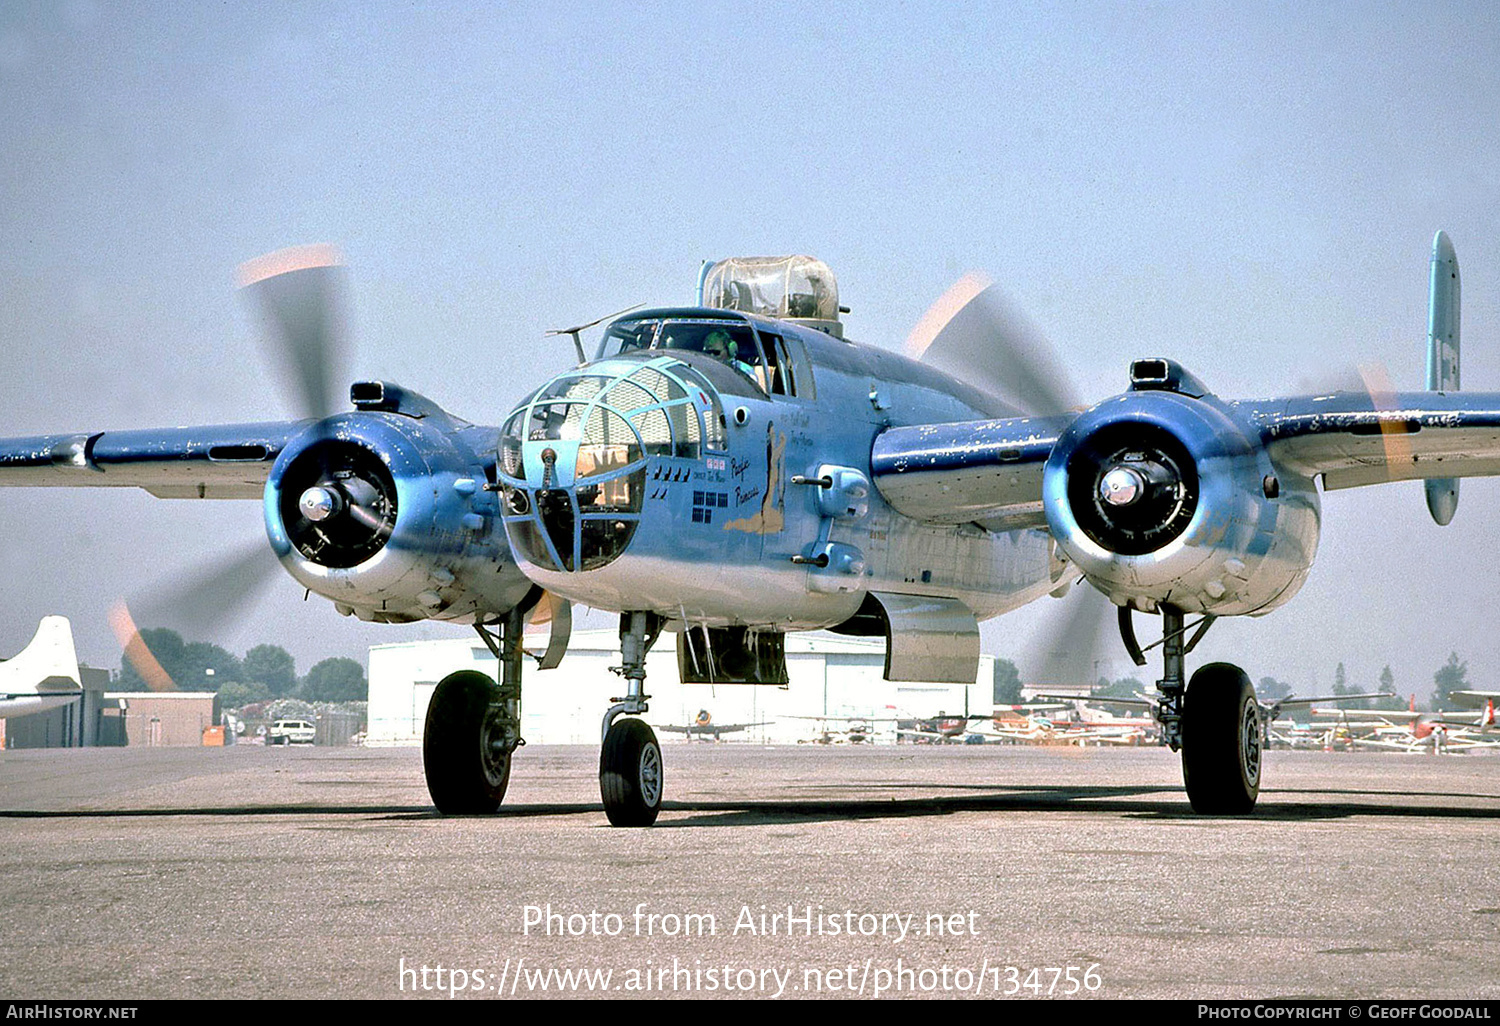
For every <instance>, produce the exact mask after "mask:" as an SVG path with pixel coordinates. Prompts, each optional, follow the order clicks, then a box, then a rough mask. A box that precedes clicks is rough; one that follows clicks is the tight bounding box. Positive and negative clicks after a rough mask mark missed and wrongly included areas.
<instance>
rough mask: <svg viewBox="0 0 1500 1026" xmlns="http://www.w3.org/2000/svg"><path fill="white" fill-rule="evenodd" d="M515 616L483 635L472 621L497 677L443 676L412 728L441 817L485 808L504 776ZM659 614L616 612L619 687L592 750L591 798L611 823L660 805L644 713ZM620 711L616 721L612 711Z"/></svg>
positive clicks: (645, 817) (496, 801) (517, 636)
mask: <svg viewBox="0 0 1500 1026" xmlns="http://www.w3.org/2000/svg"><path fill="white" fill-rule="evenodd" d="M524 624H525V613H524V611H521V610H512V611H511V612H510V613H509V614H507V616H506V618H505V619H504V620H503V621H502V622H501V623H499V624H496V625H493V626H494V632H493V633H491V632H490V631H489V630H487V629H485V628H484V627H479V626H476V628H475V629H476V630H477V631H478V632H479V636H480V637H481V638H483V639H484V642H485V644H486V645H488V646H489V648H490V651H491V652H493V653H494V654H495V657H496V658H497V659H498V660H499V661H500V683H498V684H496V683H495V681H494V680H492V679H491V678H490V677H489V676H487V675H486V674H483V673H480V672H478V671H477V670H460V671H459V672H457V673H451V674H449V675H448V676H446V677H444V678H443V679H442V681H440V682H439V683H438V686H437V689H436V690H435V691H433V693H432V701H431V702H430V703H429V705H428V707H427V724H426V728H425V730H424V731H423V735H422V765H423V768H424V769H425V770H426V773H427V790H428V792H429V793H430V794H431V795H432V801H433V804H435V805H436V806H437V808H438V811H439V812H441V813H444V814H445V815H480V814H486V813H493V812H495V811H496V810H497V809H498V808H499V807H500V801H501V799H502V798H504V797H505V788H506V786H507V785H508V784H509V783H510V769H511V757H512V756H513V755H514V754H515V751H516V749H517V748H519V747H520V746H521V745H523V744H525V743H526V742H525V741H523V740H522V738H521V660H522V656H523V654H524V653H523V651H522V649H521V631H522V628H523V626H524ZM661 628H662V620H661V617H659V616H657V615H655V614H653V613H626V614H624V615H623V616H621V618H620V652H621V655H622V657H623V658H622V660H621V661H622V662H623V663H624V665H623V666H620V667H617V668H616V670H617V672H619V673H620V674H621V676H623V677H624V678H625V681H626V693H625V696H624V697H622V698H616V699H614V700H613V701H614V703H615V704H614V705H612V706H610V708H609V711H608V712H607V713H605V715H604V743H603V745H602V746H601V748H600V750H599V795H600V797H601V798H602V799H603V800H604V813H605V815H606V816H608V817H609V821H610V823H612V824H613V825H615V826H650V825H651V824H652V823H654V822H656V816H657V814H658V813H659V812H660V811H661V799H662V790H663V788H662V784H663V773H662V759H661V745H660V744H659V743H658V742H657V740H656V734H655V732H654V731H652V729H651V727H650V726H649V725H648V724H647V723H646V721H645V720H642V719H639V718H638V717H639V716H640V715H641V714H643V713H645V712H646V711H647V708H648V706H647V701H648V700H649V698H650V697H651V696H649V695H647V694H646V693H645V684H646V653H647V652H648V651H650V649H651V645H652V644H653V643H654V642H655V641H656V638H657V636H658V635H659V634H660V633H661ZM622 717H623V718H622Z"/></svg>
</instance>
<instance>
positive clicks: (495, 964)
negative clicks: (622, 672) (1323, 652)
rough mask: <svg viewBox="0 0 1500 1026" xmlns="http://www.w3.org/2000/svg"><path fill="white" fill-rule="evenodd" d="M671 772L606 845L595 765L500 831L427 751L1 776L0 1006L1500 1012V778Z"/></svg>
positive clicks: (1397, 763) (866, 762)
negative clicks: (1187, 782)
mask: <svg viewBox="0 0 1500 1026" xmlns="http://www.w3.org/2000/svg"><path fill="white" fill-rule="evenodd" d="M664 756H665V760H666V773H667V798H668V802H667V805H666V807H665V810H664V811H663V813H662V815H661V818H660V820H659V821H658V823H657V824H656V826H654V827H652V828H649V829H632V830H619V829H612V828H610V827H609V826H607V825H606V823H605V820H604V816H603V812H602V809H601V807H600V805H599V798H598V790H597V781H596V773H597V765H598V762H597V760H598V753H597V750H596V749H593V748H583V747H543V746H532V747H529V748H527V749H524V750H523V751H522V752H521V753H520V755H519V757H518V760H517V763H516V766H515V771H514V773H513V776H512V780H511V791H510V794H509V795H508V796H507V804H506V805H505V807H504V808H503V809H502V811H501V813H500V814H499V815H497V816H493V817H482V818H479V817H476V818H443V817H440V816H438V815H437V814H436V812H435V811H434V810H433V809H432V807H431V805H430V803H429V799H428V797H427V792H426V788H425V785H424V784H423V780H422V770H421V755H420V752H418V751H417V750H415V749H358V748H350V749H331V748H328V749H313V748H292V749H268V748H260V747H248V746H241V747H235V748H228V749H155V750H151V749H146V750H140V749H136V750H126V749H76V750H50V751H12V752H0V832H3V837H4V843H3V845H0V863H3V869H0V874H3V875H0V879H3V880H4V881H5V886H4V888H3V893H0V998H23V999H91V1000H117V999H130V998H193V999H214V998H253V997H277V998H318V997H360V998H385V997H401V996H417V997H428V998H431V997H440V998H442V999H444V1000H446V999H447V996H448V992H449V991H450V990H454V991H457V992H458V993H459V994H460V996H472V997H490V998H505V999H511V998H517V999H518V998H522V997H541V996H548V995H558V994H559V993H566V994H567V995H568V996H590V995H592V996H605V995H608V996H614V997H619V996H634V995H647V996H653V997H655V996H680V997H723V996H733V997H773V996H781V997H808V996H825V997H849V996H864V997H874V996H903V997H904V996H921V997H942V996H946V997H964V996H971V997H972V996H979V997H985V998H989V997H1004V996H1007V995H1008V994H1009V995H1014V996H1017V997H1047V996H1049V995H1050V996H1053V997H1064V996H1068V995H1069V994H1070V993H1072V994H1073V996H1076V997H1080V998H1086V997H1089V996H1098V997H1110V998H1137V997H1141V998H1146V997H1149V998H1197V999H1213V998H1272V997H1316V998H1336V999H1377V998H1386V999H1393V998H1401V999H1441V998H1448V999H1454V998H1459V999H1462V998H1469V999H1474V998H1489V999H1493V998H1496V997H1500V972H1497V966H1500V758H1497V757H1495V756H1490V755H1484V754H1470V755H1463V756H1430V755H1399V754H1387V753H1356V754H1339V753H1319V752H1272V753H1269V754H1268V756H1267V770H1266V789H1265V790H1264V791H1263V792H1262V795H1261V803H1260V806H1259V808H1258V809H1257V811H1256V813H1255V814H1254V815H1253V816H1250V817H1247V818H1204V817H1199V816H1196V815H1194V814H1192V812H1191V811H1190V810H1189V809H1188V806H1187V801H1186V798H1185V796H1184V795H1183V793H1182V789H1181V778H1180V772H1179V768H1178V762H1177V759H1176V757H1175V756H1173V755H1172V754H1171V753H1169V752H1167V751H1165V750H1162V749H1134V750H1121V749H1082V750H1080V749H1073V748H1067V749H1063V748H1028V747H998V746H986V747H963V746H953V747H929V746H888V747H878V748H862V747H847V748H823V747H802V748H793V747H784V748H771V749H768V748H760V747H758V746H753V745H748V744H731V743H725V744H717V745H716V744H703V743H693V744H689V743H680V744H671V745H668V746H666V748H665V751H664ZM549 907H550V908H549ZM549 913H550V914H549ZM439 966H441V967H442V970H443V971H442V972H439V971H438V967H439ZM584 970H586V971H588V972H589V973H590V974H592V975H590V976H589V977H587V979H586V980H583V979H580V978H579V977H577V976H573V977H571V978H565V977H563V975H562V974H564V973H577V972H579V971H584ZM1033 970H1037V971H1036V972H1033ZM606 973H607V974H608V975H607V976H606V975H604V974H606ZM1075 992H1076V993H1075Z"/></svg>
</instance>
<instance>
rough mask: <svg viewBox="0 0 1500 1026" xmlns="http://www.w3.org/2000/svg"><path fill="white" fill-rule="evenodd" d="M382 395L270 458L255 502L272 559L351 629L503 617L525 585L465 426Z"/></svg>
mask: <svg viewBox="0 0 1500 1026" xmlns="http://www.w3.org/2000/svg"><path fill="white" fill-rule="evenodd" d="M359 387H360V386H356V398H357V397H358V394H359V393H358V391H357V390H358V389H359ZM386 389H387V391H386V392H385V393H384V394H385V395H387V396H391V397H394V398H392V399H390V400H382V401H381V403H379V404H374V405H377V408H368V406H369V405H372V404H367V408H364V409H357V410H355V411H354V412H351V413H344V414H339V415H337V416H333V417H329V418H327V419H325V420H321V421H319V422H317V423H316V424H313V425H312V426H311V427H309V428H308V429H307V430H306V431H304V432H303V433H302V434H301V435H299V436H298V437H297V438H295V439H293V440H292V442H291V443H290V444H288V445H287V446H286V448H285V449H284V450H283V451H282V453H281V455H280V457H279V458H278V459H277V460H276V463H275V465H274V466H273V467H272V469H271V473H270V476H269V477H268V479H267V481H266V491H265V498H264V513H265V521H266V533H267V534H268V536H269V537H270V541H271V547H272V549H273V550H274V551H275V552H276V555H277V557H278V558H279V559H280V560H281V562H282V565H283V566H285V567H286V569H287V570H288V571H289V572H290V573H291V575H292V576H293V577H294V578H295V579H296V580H297V581H298V583H300V584H302V585H303V586H304V587H306V588H309V589H311V590H312V591H314V592H317V593H318V594H319V595H323V596H325V597H326V598H329V599H331V600H333V602H334V604H335V605H336V606H337V608H338V609H339V611H340V612H341V613H344V614H345V615H354V616H358V617H359V618H360V619H363V620H375V621H382V622H391V623H405V622H410V621H413V620H422V619H440V620H458V621H464V622H468V621H472V620H473V619H474V618H475V617H476V616H480V617H487V616H488V615H489V614H496V613H502V612H504V611H506V610H508V609H511V608H513V607H514V606H516V605H517V604H519V603H520V602H522V601H523V600H524V599H525V598H526V596H527V593H528V592H529V591H530V589H531V583H530V582H529V581H528V580H527V579H526V577H525V575H523V574H522V573H521V572H520V570H519V569H518V568H517V567H516V565H515V562H514V560H513V559H512V558H511V555H510V548H509V546H508V545H507V544H506V541H505V535H504V531H503V530H502V529H501V526H500V523H499V518H498V507H497V505H496V501H495V496H494V494H493V493H491V492H488V491H486V490H485V488H484V485H485V483H486V480H487V478H486V475H485V471H484V463H483V461H482V460H481V459H480V457H479V456H478V455H477V454H476V452H475V448H474V446H472V445H471V444H469V442H468V441H467V440H466V439H465V437H464V432H463V430H461V428H462V427H466V425H459V424H458V423H457V422H454V421H452V420H451V419H449V418H448V417H447V415H446V414H443V413H442V412H441V411H440V410H438V409H437V407H435V406H433V405H432V404H430V403H427V402H426V401H425V400H421V398H420V397H418V396H412V395H410V394H409V393H403V392H401V391H400V390H399V389H396V388H395V387H394V386H386ZM403 402H404V403H405V404H406V407H407V409H406V410H403V406H402V404H403ZM356 405H359V403H358V400H357V401H356ZM414 406H420V407H421V409H420V410H417V411H415V412H416V413H420V416H418V415H415V413H414V412H411V408H412V407H414Z"/></svg>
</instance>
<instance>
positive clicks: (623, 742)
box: [599, 717, 665, 826]
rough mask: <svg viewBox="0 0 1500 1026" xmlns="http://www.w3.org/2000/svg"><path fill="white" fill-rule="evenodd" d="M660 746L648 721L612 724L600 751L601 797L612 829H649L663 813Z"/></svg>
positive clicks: (624, 721) (629, 718) (631, 718)
mask: <svg viewBox="0 0 1500 1026" xmlns="http://www.w3.org/2000/svg"><path fill="white" fill-rule="evenodd" d="M664 782H665V778H664V774H663V772H662V762H661V745H659V744H657V741H656V733H655V731H653V730H652V729H651V726H650V724H648V723H647V722H646V721H645V720H638V719H635V718H634V717H627V718H624V719H619V720H616V721H615V722H614V723H613V724H611V726H610V728H609V731H608V733H606V734H605V735H604V745H603V747H601V748H600V749H599V796H600V797H601V798H603V799H604V814H605V815H606V816H608V817H609V822H610V824H611V825H613V826H650V825H651V824H652V823H655V822H656V815H657V813H659V812H661V796H662V785H663V783H664Z"/></svg>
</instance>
